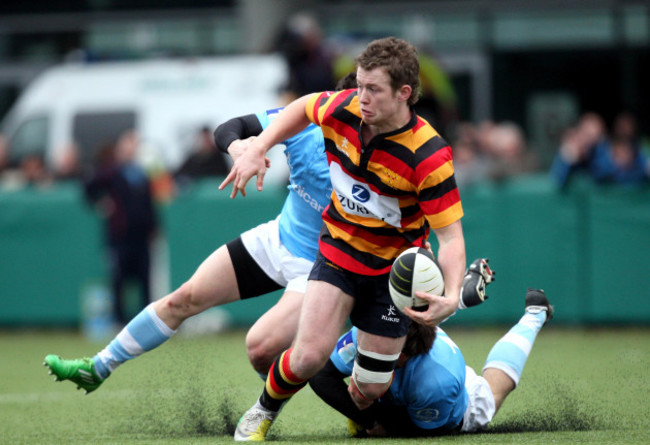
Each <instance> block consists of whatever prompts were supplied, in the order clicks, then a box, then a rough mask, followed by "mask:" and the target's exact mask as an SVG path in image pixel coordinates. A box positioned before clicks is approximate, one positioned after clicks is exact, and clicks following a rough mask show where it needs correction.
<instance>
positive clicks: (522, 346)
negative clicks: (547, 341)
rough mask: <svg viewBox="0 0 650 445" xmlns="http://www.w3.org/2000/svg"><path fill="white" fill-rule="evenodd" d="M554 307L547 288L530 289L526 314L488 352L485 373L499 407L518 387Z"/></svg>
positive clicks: (484, 367) (497, 407) (527, 295)
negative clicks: (536, 341)
mask: <svg viewBox="0 0 650 445" xmlns="http://www.w3.org/2000/svg"><path fill="white" fill-rule="evenodd" d="M553 311H554V309H553V306H552V305H551V304H550V303H549V301H548V298H547V297H546V295H545V294H544V291H543V290H537V289H528V292H527V293H526V309H525V313H524V316H523V317H521V319H520V320H519V322H518V323H517V324H516V325H515V326H513V327H512V328H511V329H510V330H509V331H508V333H507V334H506V335H505V336H503V337H502V338H501V339H500V340H499V341H498V342H497V343H496V344H495V345H494V346H493V347H492V350H491V351H490V353H489V354H488V357H487V360H486V361H485V365H484V366H483V377H484V378H485V380H487V381H488V383H489V385H490V388H491V390H492V393H493V395H494V401H495V405H496V411H498V410H499V408H500V407H501V404H502V403H503V401H504V400H505V398H506V397H507V396H508V394H510V392H512V391H513V390H514V389H515V388H516V387H517V384H518V383H519V378H520V377H521V373H522V372H523V370H524V365H525V364H526V360H527V359H528V355H529V354H530V351H531V349H532V347H533V343H534V342H535V338H536V337H537V334H538V333H539V331H540V329H542V326H544V325H545V324H546V323H547V322H548V321H549V320H550V319H551V318H552V317H553Z"/></svg>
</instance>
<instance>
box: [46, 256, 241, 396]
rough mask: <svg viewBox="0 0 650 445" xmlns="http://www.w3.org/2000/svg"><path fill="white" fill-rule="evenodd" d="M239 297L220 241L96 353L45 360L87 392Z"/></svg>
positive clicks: (232, 273)
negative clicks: (197, 319) (195, 318)
mask: <svg viewBox="0 0 650 445" xmlns="http://www.w3.org/2000/svg"><path fill="white" fill-rule="evenodd" d="M238 298H239V293H238V289H237V281H236V278H235V272H234V268H233V265H232V261H231V259H230V254H229V252H228V249H227V247H226V246H221V247H220V248H219V249H217V250H216V251H215V252H213V253H212V254H211V255H210V256H209V257H208V258H207V259H206V260H204V261H203V263H201V265H200V266H199V267H198V269H197V270H196V272H195V273H194V275H193V276H192V277H191V278H190V279H189V280H188V281H187V282H185V283H184V284H183V285H181V286H180V287H179V288H178V289H176V290H174V291H173V292H172V293H170V294H168V295H166V296H165V297H163V298H162V299H160V300H158V301H155V302H153V303H151V304H149V305H148V306H147V307H146V308H145V309H143V310H142V311H141V312H140V313H138V314H137V315H136V316H135V317H134V318H133V319H132V320H131V321H129V323H128V324H127V325H126V326H125V327H124V328H123V329H122V330H121V331H120V332H119V333H118V335H117V336H116V337H115V338H114V339H113V340H112V341H111V342H110V343H109V344H108V345H107V346H106V347H105V348H104V349H102V350H101V351H100V352H99V353H97V355H95V356H94V357H93V358H92V359H88V358H84V359H77V360H64V359H62V358H61V357H58V356H56V355H48V356H47V357H46V358H45V364H46V365H47V366H49V368H50V372H51V373H54V374H55V375H56V376H57V380H71V381H73V382H74V383H76V384H77V385H78V388H79V387H81V388H83V389H85V390H86V393H88V392H91V391H94V390H95V389H97V388H98V387H99V385H100V384H101V383H102V382H103V381H104V380H105V379H106V378H107V377H108V376H109V375H110V374H111V373H112V372H113V371H114V370H115V369H116V368H117V367H118V366H120V365H121V364H122V363H124V362H126V361H127V360H131V359H133V358H136V357H138V356H140V355H141V354H143V353H144V352H147V351H150V350H152V349H154V348H157V347H158V346H160V345H161V344H163V343H164V342H165V341H167V340H168V339H169V338H170V337H171V336H172V335H174V334H175V333H176V329H177V328H178V327H179V326H180V325H181V323H182V322H183V320H185V319H187V318H189V317H191V316H193V315H196V314H198V313H200V312H202V311H203V310H205V309H207V308H209V307H211V306H214V305H217V304H224V303H227V302H229V301H234V300H236V299H238Z"/></svg>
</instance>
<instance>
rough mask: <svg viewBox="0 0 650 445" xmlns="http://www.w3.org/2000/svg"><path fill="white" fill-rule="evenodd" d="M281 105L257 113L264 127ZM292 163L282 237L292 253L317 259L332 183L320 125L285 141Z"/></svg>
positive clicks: (287, 155) (290, 164)
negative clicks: (324, 212)
mask: <svg viewBox="0 0 650 445" xmlns="http://www.w3.org/2000/svg"><path fill="white" fill-rule="evenodd" d="M281 110H282V108H276V109H274V110H267V111H265V112H263V113H257V114H256V116H257V119H258V120H259V121H260V124H261V126H262V128H266V127H268V126H269V124H270V123H271V121H272V120H273V119H274V118H275V117H276V116H277V115H278V113H279V112H280V111H281ZM283 144H284V145H285V149H284V154H285V156H286V157H287V162H288V164H289V172H290V174H289V186H288V188H289V195H288V196H287V199H286V200H285V201H284V206H283V207H282V213H281V214H280V240H281V241H282V243H283V244H284V245H285V246H286V248H287V249H288V250H289V252H291V253H292V254H294V255H296V256H299V257H301V258H305V259H308V260H310V261H314V260H315V259H316V253H317V252H318V235H319V233H320V229H321V226H322V224H323V220H322V216H321V214H322V213H323V210H324V209H325V207H327V205H328V204H329V202H330V195H331V193H332V184H331V182H330V174H329V167H328V165H327V158H326V156H325V141H324V139H323V133H322V131H321V129H320V127H318V126H316V125H314V124H309V126H308V127H307V128H305V129H304V130H303V131H301V132H300V133H298V134H297V135H295V136H292V137H291V138H289V139H287V140H286V141H284V142H283Z"/></svg>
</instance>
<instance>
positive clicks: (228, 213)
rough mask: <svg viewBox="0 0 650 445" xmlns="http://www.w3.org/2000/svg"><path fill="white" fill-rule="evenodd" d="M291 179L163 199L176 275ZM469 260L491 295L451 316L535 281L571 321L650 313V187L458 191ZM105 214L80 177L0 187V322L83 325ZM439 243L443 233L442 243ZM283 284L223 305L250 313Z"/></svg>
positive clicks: (496, 301)
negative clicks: (484, 262)
mask: <svg viewBox="0 0 650 445" xmlns="http://www.w3.org/2000/svg"><path fill="white" fill-rule="evenodd" d="M285 193H286V191H285V190H283V189H272V190H268V189H267V190H265V191H264V192H262V193H257V192H254V191H252V192H251V193H249V194H248V196H247V197H246V198H242V197H241V196H239V197H237V198H236V199H235V200H231V199H229V197H228V193H227V192H219V191H218V190H217V182H205V183H203V184H201V185H199V186H197V187H195V188H194V189H192V190H190V191H188V192H186V193H183V194H182V195H180V196H178V197H177V198H176V199H175V200H174V201H173V202H171V203H169V204H166V205H164V206H161V214H162V217H163V224H164V235H165V237H166V239H167V243H168V248H169V274H168V276H169V281H170V283H169V285H170V286H171V287H172V288H173V287H176V286H178V285H180V284H181V283H182V282H183V281H184V280H186V279H187V278H188V277H189V276H190V275H191V274H192V273H193V271H194V270H195V269H196V267H197V266H198V265H199V264H200V263H201V261H202V260H203V259H204V258H206V257H207V256H208V255H209V254H210V253H211V252H212V251H213V250H214V249H215V248H216V247H218V246H219V245H221V244H223V243H225V242H227V241H229V240H231V239H233V238H235V237H236V236H237V235H239V233H241V232H242V231H244V230H246V229H248V228H250V227H253V226H255V225H257V224H259V223H262V222H265V221H268V220H269V219H272V218H273V217H274V216H275V215H276V214H277V213H278V212H279V210H280V209H281V206H282V203H283V198H284V196H285ZM461 196H462V199H463V206H464V209H465V214H466V215H465V217H464V218H463V228H464V232H465V238H466V244H467V256H468V262H469V261H471V260H472V259H474V258H476V257H479V256H484V257H489V258H490V264H491V265H492V267H493V268H494V269H495V270H496V271H497V280H496V281H495V282H494V283H493V284H491V285H490V287H489V288H488V294H489V295H490V299H489V301H488V302H487V304H484V305H482V306H479V307H477V308H472V309H471V310H468V311H464V312H462V313H460V314H458V315H456V316H455V317H453V318H452V319H451V320H450V321H449V322H450V323H458V324H466V323H467V324H487V323H510V322H512V321H513V320H515V319H517V318H518V317H519V316H520V315H521V312H522V308H523V297H524V294H525V291H526V288H527V287H538V288H539V287H541V288H543V289H545V290H546V292H547V294H548V295H549V297H550V298H551V299H552V301H553V303H554V304H555V306H556V320H557V322H559V323H564V324H604V323H607V324H629V323H632V324H648V323H650V272H648V265H647V263H645V260H646V259H647V257H648V256H647V255H646V252H647V251H648V249H649V248H650V194H649V193H648V190H647V189H643V190H628V189H618V188H616V189H607V188H596V187H591V186H588V185H586V184H577V186H576V187H574V189H572V190H570V191H569V192H567V193H558V192H557V191H556V190H555V189H554V188H553V186H552V185H551V184H550V183H549V182H548V181H547V179H546V177H528V178H521V179H520V180H517V181H513V182H509V183H505V184H501V185H495V184H488V185H481V186H480V187H473V188H470V189H465V190H462V191H461ZM101 235H102V232H101V223H100V221H99V220H98V219H97V216H96V215H95V214H94V213H93V212H92V210H91V209H90V208H89V207H88V206H87V205H86V204H85V203H84V202H83V200H82V197H81V193H80V191H79V190H78V188H77V187H74V186H73V185H64V186H56V187H52V188H49V189H44V190H23V191H19V192H16V191H12V192H0V300H1V301H2V306H1V309H0V326H21V325H32V326H34V325H36V326H38V325H54V326H58V325H68V326H70V325H77V324H78V323H79V322H80V319H81V315H82V312H81V311H82V308H81V295H82V294H83V293H84V292H86V291H87V290H88V288H89V287H90V286H92V285H94V284H96V283H98V282H101V281H102V280H103V278H104V275H103V274H104V269H103V257H102V255H103V250H102V247H101ZM434 245H435V242H434ZM277 297H278V293H274V294H271V295H269V296H266V297H262V298H258V299H253V300H250V301H245V302H237V303H233V304H231V305H229V306H226V310H227V311H228V312H229V315H230V317H231V319H232V320H233V321H234V322H235V323H237V324H249V323H252V322H253V321H254V320H256V319H257V317H259V315H261V314H262V313H263V312H264V311H265V310H266V309H267V308H268V307H269V306H270V305H271V304H273V302H274V301H275V300H276V299H277Z"/></svg>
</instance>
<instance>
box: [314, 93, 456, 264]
mask: <svg viewBox="0 0 650 445" xmlns="http://www.w3.org/2000/svg"><path fill="white" fill-rule="evenodd" d="M306 114H307V117H308V118H309V119H310V120H311V121H312V122H313V123H314V124H316V125H318V126H320V127H321V129H322V131H323V135H324V137H325V151H326V154H327V161H328V163H329V166H330V178H331V181H332V196H331V202H330V204H329V205H328V206H327V208H326V209H325V210H324V212H323V222H324V223H325V224H324V227H323V230H322V231H321V235H320V242H319V249H320V252H321V253H322V254H323V256H324V257H325V258H327V259H328V260H329V261H331V262H332V263H334V264H335V265H337V266H339V267H342V268H344V269H346V270H349V271H351V272H354V273H358V274H361V275H381V274H384V273H388V272H389V271H390V267H391V265H392V263H393V260H394V259H395V258H396V257H397V256H398V255H399V254H400V253H401V252H402V251H403V250H405V249H407V248H408V247H411V246H422V245H424V242H425V241H426V240H427V238H428V236H429V230H430V228H439V227H445V226H447V225H449V224H451V223H453V222H455V221H458V220H459V219H460V218H461V217H462V216H463V209H462V205H461V202H460V195H459V193H458V188H457V187H456V181H455V179H454V167H453V163H452V151H451V147H450V146H449V145H448V144H447V142H446V141H445V140H444V139H443V138H442V137H441V136H440V135H439V134H438V133H437V132H436V130H434V128H433V127H432V126H431V125H430V124H429V123H428V122H427V121H426V120H424V119H422V118H420V117H419V116H417V115H416V114H415V113H412V117H411V121H410V122H409V123H408V124H407V125H406V126H404V127H402V128H400V129H397V130H395V131H392V132H389V133H384V134H381V135H377V136H375V137H374V138H373V139H372V140H371V141H370V143H369V144H368V145H367V146H364V144H363V142H362V140H361V136H360V127H361V114H360V110H359V102H358V97H357V90H356V89H353V90H344V91H340V92H336V93H333V92H324V93H321V94H315V95H313V96H312V97H311V98H310V100H309V102H308V103H307V105H306Z"/></svg>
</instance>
